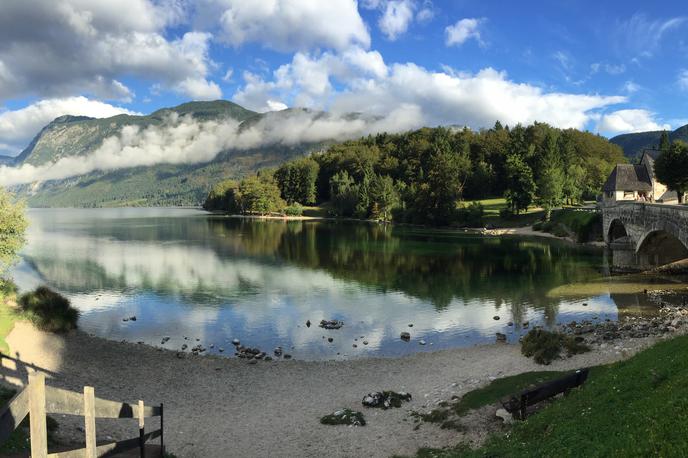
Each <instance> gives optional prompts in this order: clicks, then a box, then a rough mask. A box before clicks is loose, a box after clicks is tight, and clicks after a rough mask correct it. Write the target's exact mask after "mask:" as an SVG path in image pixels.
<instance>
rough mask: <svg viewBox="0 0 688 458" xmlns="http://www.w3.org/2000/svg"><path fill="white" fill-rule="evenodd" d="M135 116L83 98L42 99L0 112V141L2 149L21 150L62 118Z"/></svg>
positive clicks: (123, 110)
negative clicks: (52, 122) (48, 126)
mask: <svg viewBox="0 0 688 458" xmlns="http://www.w3.org/2000/svg"><path fill="white" fill-rule="evenodd" d="M122 113H127V114H135V113H132V112H131V111H129V110H126V109H124V108H120V107H117V106H113V105H109V104H107V103H103V102H98V101H96V100H89V99H87V98H86V97H66V98H59V99H46V100H40V101H38V102H35V103H33V104H31V105H29V106H27V107H25V108H21V109H19V110H14V111H0V141H2V142H3V143H5V144H6V148H2V147H0V150H2V149H6V150H8V151H15V152H16V151H19V150H21V149H23V148H24V147H25V146H26V145H27V144H28V143H29V141H30V140H31V138H32V137H33V136H35V135H36V134H37V133H38V132H39V131H40V130H41V129H42V128H43V127H44V126H45V125H46V124H48V123H49V122H50V121H52V120H53V119H55V118H57V117H59V116H62V115H67V114H69V115H74V116H90V117H92V118H106V117H110V116H115V115H118V114H122Z"/></svg>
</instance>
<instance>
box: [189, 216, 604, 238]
mask: <svg viewBox="0 0 688 458" xmlns="http://www.w3.org/2000/svg"><path fill="white" fill-rule="evenodd" d="M201 210H202V209H201ZM203 211H207V210H203ZM208 213H209V214H211V215H213V216H224V217H225V218H234V219H257V220H272V221H287V222H288V221H329V222H337V221H346V222H357V223H369V224H385V225H390V226H397V227H415V228H422V229H430V230H432V229H436V230H442V231H453V232H457V233H464V234H475V235H482V236H486V237H503V236H514V237H540V238H546V239H551V240H559V241H562V242H567V243H571V244H574V245H580V246H594V247H604V246H606V244H605V243H604V242H603V241H598V242H585V243H579V242H577V241H575V240H574V239H573V238H571V237H557V236H556V235H554V234H550V233H549V232H543V231H536V230H534V229H533V226H532V225H531V226H521V227H505V228H492V229H488V228H486V227H482V228H472V227H463V228H461V227H459V228H457V227H430V226H424V225H422V224H407V223H402V224H399V223H392V222H388V223H383V222H380V221H376V220H370V219H356V218H336V217H329V216H287V215H284V216H276V215H234V214H227V213H223V212H213V211H208Z"/></svg>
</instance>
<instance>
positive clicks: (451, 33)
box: [444, 18, 485, 46]
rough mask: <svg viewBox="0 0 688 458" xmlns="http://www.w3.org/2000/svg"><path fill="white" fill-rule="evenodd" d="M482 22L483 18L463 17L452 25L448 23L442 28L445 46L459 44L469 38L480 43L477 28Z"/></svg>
mask: <svg viewBox="0 0 688 458" xmlns="http://www.w3.org/2000/svg"><path fill="white" fill-rule="evenodd" d="M484 22H485V20H484V19H476V18H465V19H461V20H459V21H458V22H457V23H456V24H454V25H450V26H449V27H447V28H446V29H444V34H445V44H446V45H447V46H460V45H462V44H464V43H465V42H466V41H467V40H469V39H471V38H474V39H475V40H476V41H477V42H478V43H482V41H481V38H480V30H479V29H480V26H481V25H482V24H483V23H484Z"/></svg>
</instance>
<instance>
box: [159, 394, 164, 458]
mask: <svg viewBox="0 0 688 458" xmlns="http://www.w3.org/2000/svg"><path fill="white" fill-rule="evenodd" d="M163 407H164V406H163V404H162V402H161V403H160V456H161V457H162V456H165V411H164V410H163Z"/></svg>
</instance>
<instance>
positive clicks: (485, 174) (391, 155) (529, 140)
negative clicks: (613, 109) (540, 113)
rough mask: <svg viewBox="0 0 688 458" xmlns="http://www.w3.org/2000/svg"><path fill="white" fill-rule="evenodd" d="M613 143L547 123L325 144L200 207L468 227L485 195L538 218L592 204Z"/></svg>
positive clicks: (218, 192)
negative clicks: (535, 211)
mask: <svg viewBox="0 0 688 458" xmlns="http://www.w3.org/2000/svg"><path fill="white" fill-rule="evenodd" d="M623 162H626V159H625V157H624V155H623V152H622V150H621V148H620V147H618V146H617V145H614V144H612V143H610V142H609V141H607V139H606V138H604V137H601V136H599V135H594V134H592V133H590V132H582V131H579V130H575V129H557V128H554V127H552V126H549V125H548V124H545V123H534V124H532V125H529V126H522V125H517V126H515V127H513V128H509V127H508V126H502V125H501V124H500V123H499V122H497V123H496V124H495V126H494V127H493V128H491V129H484V130H480V131H472V130H470V129H468V128H446V127H437V128H422V129H419V130H416V131H412V132H405V133H400V134H386V133H383V134H378V135H374V136H372V135H371V136H368V137H364V138H361V139H358V140H352V141H347V142H343V143H338V144H335V145H332V146H330V147H329V148H327V149H326V150H324V151H320V152H317V153H313V154H311V155H310V156H308V157H302V158H298V159H294V160H291V161H289V162H286V163H284V164H282V165H281V166H279V167H278V168H276V169H264V170H261V171H259V172H258V174H257V175H255V176H250V177H247V178H244V179H243V180H241V181H233V180H228V181H223V182H221V183H219V184H218V185H216V186H215V187H214V188H213V189H212V191H211V193H210V194H209V196H208V198H207V199H206V202H205V204H204V208H206V209H207V210H219V211H226V212H231V213H240V214H270V213H283V214H289V215H293V214H299V213H300V211H301V209H302V206H304V205H306V206H309V205H323V206H324V207H325V208H327V210H328V213H329V214H330V215H331V216H336V217H353V218H363V219H375V220H380V221H395V222H407V223H414V224H425V225H430V226H455V225H459V226H460V225H471V223H472V222H474V221H475V220H476V219H479V217H480V215H481V214H482V211H483V210H482V208H481V206H480V204H478V203H470V204H468V203H467V202H469V201H474V200H478V199H483V198H487V197H502V196H503V197H504V198H506V201H507V204H508V206H507V207H508V208H507V209H505V211H504V212H505V213H507V214H505V215H504V216H505V217H508V216H509V215H517V214H519V213H521V212H523V211H525V210H527V209H528V208H529V207H530V206H532V205H538V206H540V207H542V208H543V209H544V215H545V219H548V218H549V216H550V214H551V211H552V210H553V209H555V208H557V207H560V206H561V205H562V204H564V203H567V204H575V203H580V202H582V201H583V200H590V199H595V198H596V196H597V195H598V193H599V192H600V189H601V187H602V185H603V183H604V181H605V180H606V178H607V176H608V175H609V173H610V172H611V170H612V168H613V167H614V166H615V165H616V164H617V163H623Z"/></svg>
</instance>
